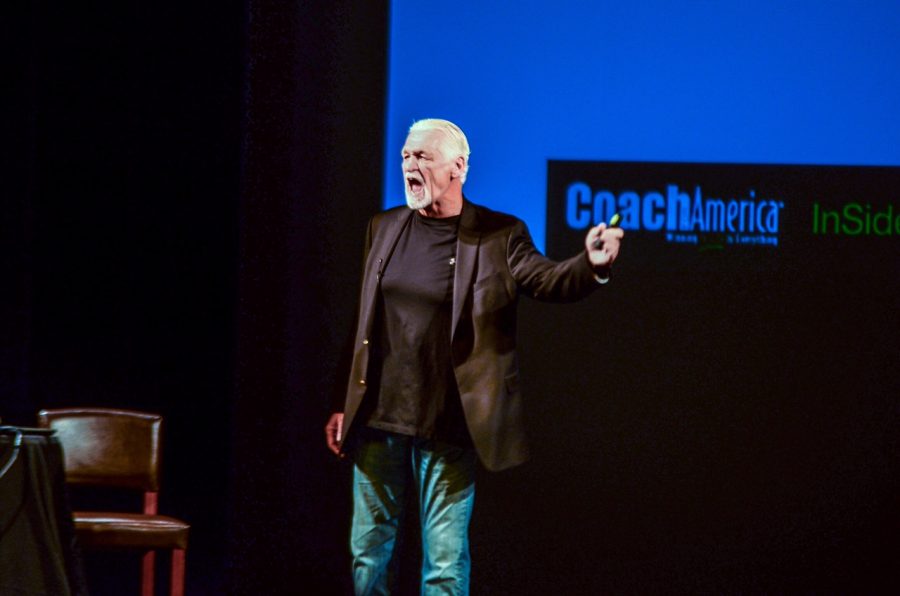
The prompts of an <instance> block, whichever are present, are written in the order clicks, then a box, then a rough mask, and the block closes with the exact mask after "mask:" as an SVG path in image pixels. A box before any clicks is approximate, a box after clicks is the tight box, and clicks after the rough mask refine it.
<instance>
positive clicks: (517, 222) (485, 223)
mask: <svg viewBox="0 0 900 596" xmlns="http://www.w3.org/2000/svg"><path fill="white" fill-rule="evenodd" d="M467 206H468V207H470V208H471V209H472V211H473V212H474V214H475V218H474V219H475V220H476V222H477V223H476V225H477V227H478V228H480V229H481V230H482V231H483V232H491V231H498V230H502V229H504V228H511V227H513V226H524V225H525V223H524V222H523V221H522V220H521V219H519V218H518V217H516V216H515V215H512V214H511V213H504V212H502V211H495V210H494V209H491V208H490V207H485V206H484V205H479V204H477V203H473V202H472V201H469V200H467Z"/></svg>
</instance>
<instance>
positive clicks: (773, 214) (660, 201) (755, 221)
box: [565, 181, 784, 246]
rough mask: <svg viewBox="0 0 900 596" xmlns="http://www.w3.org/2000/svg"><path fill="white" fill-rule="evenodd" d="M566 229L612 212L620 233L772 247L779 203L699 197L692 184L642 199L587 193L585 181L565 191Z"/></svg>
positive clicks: (591, 222) (652, 192)
mask: <svg viewBox="0 0 900 596" xmlns="http://www.w3.org/2000/svg"><path fill="white" fill-rule="evenodd" d="M565 202H566V207H565V212H566V225H567V226H568V227H570V228H572V229H575V230H585V229H587V228H588V227H590V226H592V225H596V224H597V223H598V222H601V221H609V220H610V218H611V217H612V215H613V214H614V213H618V214H619V215H620V216H621V217H622V221H621V224H620V225H621V226H622V229H624V230H647V231H650V232H664V233H665V239H666V241H667V242H675V243H680V244H699V243H700V241H701V239H704V236H706V235H712V237H714V238H716V239H717V240H716V241H718V239H724V240H725V241H726V242H727V243H728V244H758V245H768V246H777V245H778V222H779V213H780V211H781V210H782V209H784V202H782V201H776V200H774V199H757V198H756V191H755V190H752V189H751V190H750V191H749V192H748V196H747V197H741V198H729V199H723V198H718V197H712V196H705V195H704V192H703V189H702V187H701V186H700V185H699V184H698V185H696V186H695V187H694V192H693V193H692V195H689V194H687V193H685V192H683V191H682V190H681V189H680V188H679V186H678V185H677V184H667V185H666V188H665V190H664V191H657V190H649V191H647V192H646V193H644V194H643V195H641V194H639V193H638V192H635V191H632V190H622V191H620V192H619V193H616V192H614V191H612V190H609V189H606V188H601V189H598V190H595V189H592V188H591V186H590V185H588V184H587V183H585V182H581V181H577V182H572V183H571V184H569V186H568V187H567V188H566V199H565Z"/></svg>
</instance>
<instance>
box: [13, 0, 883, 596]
mask: <svg viewBox="0 0 900 596" xmlns="http://www.w3.org/2000/svg"><path fill="white" fill-rule="evenodd" d="M0 11H2V12H0V14H2V16H0V30H2V37H3V38H4V39H5V40H8V44H7V45H8V46H9V48H10V49H9V51H8V52H7V55H6V61H7V69H8V71H9V72H10V73H11V76H10V78H9V79H8V81H7V82H6V83H5V84H4V90H5V93H4V95H6V96H7V97H8V99H9V100H10V104H9V107H7V110H6V112H5V115H6V118H5V119H4V120H5V123H4V127H3V130H4V133H5V134H4V135H3V158H4V159H3V160H2V161H3V174H4V175H3V182H2V187H0V188H2V196H3V201H2V205H3V218H2V223H0V230H2V243H3V258H2V261H0V262H2V269H0V274H2V280H3V288H4V291H3V292H2V299H0V300H2V302H0V328H2V336H0V341H2V343H0V417H2V419H3V423H4V424H14V425H20V426H34V425H35V423H36V417H37V412H38V411H39V410H40V409H41V408H53V407H63V406H78V405H81V406H102V407H118V408H129V409H137V410H146V411H151V412H157V413H160V414H162V415H163V416H164V417H165V429H164V453H163V484H162V491H161V495H160V512H162V513H165V514H168V515H172V516H175V517H179V518H181V519H184V520H187V521H188V522H189V523H190V524H191V526H192V528H191V534H190V542H189V547H188V550H187V592H186V593H187V594H189V595H197V596H199V595H207V594H208V595H219V594H234V595H257V594H261V595H281V594H283V595H289V594H291V595H293V594H316V595H330V594H334V595H343V594H348V593H351V584H350V558H349V553H348V548H347V537H348V534H349V524H350V519H349V518H350V507H351V502H350V501H351V499H350V496H351V495H350V471H351V468H350V464H349V463H348V462H347V461H338V460H336V459H335V458H334V457H333V456H332V455H331V454H330V453H329V452H328V450H327V449H326V446H325V441H324V433H323V426H324V424H325V422H326V420H327V418H328V415H329V414H330V409H331V408H330V403H331V400H332V398H333V395H334V393H335V391H342V390H343V389H344V387H343V383H344V382H345V379H342V378H339V376H340V375H339V373H338V368H339V365H338V362H339V360H340V355H341V352H342V347H343V346H344V342H345V339H346V337H347V335H348V333H349V332H350V331H351V329H350V327H351V325H352V324H353V316H354V309H355V308H356V301H357V291H358V284H359V279H360V273H361V262H360V259H361V256H362V249H363V246H362V245H363V237H364V234H365V231H366V224H367V221H368V219H369V217H370V216H371V215H372V214H374V213H376V212H377V211H379V210H380V209H381V206H382V189H383V186H384V185H383V176H384V174H383V163H384V152H385V147H384V142H385V130H384V127H385V117H384V114H385V102H386V98H385V95H386V87H387V85H386V81H387V77H388V58H387V57H388V50H389V48H388V27H389V18H390V11H389V7H388V3H387V2H383V1H376V2H356V1H351V0H334V1H331V2H327V3H305V2H278V1H275V0H268V1H264V0H226V1H225V2H187V3H176V2H169V3H140V2H132V1H127V0H126V1H124V2H119V3H111V4H110V3H107V4H106V5H103V6H93V5H89V4H73V3H72V4H66V3H45V2H33V3H30V4H25V5H19V4H18V3H17V4H16V5H15V6H5V7H4V8H2V9H0ZM467 67H468V68H477V65H468V66H467ZM447 84H452V82H451V83H447ZM421 116H423V117H425V116H437V117H440V116H442V115H441V114H422V115H421ZM388 150H389V151H394V150H397V151H399V147H397V148H393V147H390V148H388ZM473 152H477V147H473ZM479 159H480V160H482V161H481V163H480V164H479V167H481V166H482V164H484V167H485V168H488V167H490V166H489V165H488V164H489V163H490V156H486V155H484V156H482V155H479ZM523 167H525V166H523ZM396 174H397V175H398V176H399V175H400V174H399V172H397V173H396ZM477 175H478V171H477V170H473V173H472V176H473V177H475V176H477ZM510 175H515V173H514V172H511V173H510ZM471 199H472V200H474V201H482V202H485V201H487V200H488V199H489V197H471ZM895 203H896V201H895ZM898 234H900V232H898ZM859 240H860V241H859V242H856V243H854V242H852V241H851V240H850V239H848V238H846V237H845V238H842V239H837V240H835V241H834V242H832V243H831V244H830V245H829V248H827V249H824V252H825V253H826V254H825V257H827V259H824V258H823V259H820V257H822V255H821V254H813V253H812V252H808V251H806V252H805V249H804V250H797V251H795V252H794V253H792V254H794V255H795V257H796V258H794V260H793V261H790V262H787V263H782V264H779V265H777V266H773V267H759V266H754V267H747V268H746V269H745V270H742V271H740V272H739V274H736V273H735V271H734V270H733V269H729V268H727V267H722V266H720V263H718V262H717V261H716V258H717V257H716V256H715V255H707V256H704V257H703V258H704V259H706V260H705V261H704V262H703V263H701V264H700V266H699V267H697V268H694V269H691V268H688V267H685V268H678V267H672V268H663V267H659V268H657V269H654V268H653V267H652V266H647V263H646V260H647V259H646V257H644V260H643V261H642V263H643V264H642V265H641V266H637V265H634V264H632V265H629V263H628V259H629V250H630V247H629V245H628V239H627V238H626V240H625V243H624V244H623V250H622V255H621V257H620V258H621V267H619V266H618V265H617V271H616V276H615V277H614V279H613V282H612V283H611V285H610V286H609V287H608V288H604V289H603V290H601V291H599V292H597V293H596V294H594V295H593V296H591V297H589V298H588V299H587V300H586V301H583V302H581V303H578V304H574V305H544V304H538V303H535V302H531V301H528V300H523V301H522V302H521V303H520V306H519V341H520V346H519V351H520V354H521V355H522V358H521V359H522V362H521V369H522V386H523V388H524V389H523V392H524V394H525V396H526V404H527V411H526V414H527V421H528V429H529V431H530V437H531V443H532V445H531V446H532V452H533V458H532V461H530V462H529V463H527V464H525V465H524V466H522V467H520V468H516V469H513V470H509V471H504V472H501V473H496V474H492V473H488V472H486V471H484V470H480V471H479V483H478V493H477V498H476V501H475V502H476V505H475V512H474V520H473V524H472V527H471V536H472V556H473V575H472V592H473V593H474V594H492V595H496V594H516V595H525V594H535V595H538V594H573V595H577V594H600V593H613V594H723V593H724V594H734V593H741V594H761V593H774V594H807V593H816V594H829V593H834V594H841V593H868V594H878V593H889V592H892V590H891V588H892V587H893V588H894V589H896V585H897V577H896V571H894V570H893V564H894V559H895V558H896V557H895V555H896V553H897V552H898V547H900V540H898V538H897V535H898V530H900V516H898V509H897V506H896V497H897V494H898V489H900V486H898V477H900V474H898V473H900V445H898V443H900V426H898V422H900V409H898V406H897V397H898V395H900V367H898V340H897V338H898V337H900V315H898V308H897V305H898V301H900V281H898V280H900V259H898V256H900V251H898V250H897V246H898V244H897V242H898V238H897V237H892V238H890V239H887V241H886V242H881V243H876V242H874V241H872V240H871V239H870V240H864V239H859ZM551 256H554V257H559V256H561V255H551ZM805 259H809V262H813V261H815V264H814V265H812V266H806V265H807V261H806V260H805ZM816 259H820V260H816ZM640 260H641V259H640V258H637V259H636V261H640ZM694 264H696V263H694ZM90 496H92V495H81V494H76V495H72V497H73V499H80V498H85V497H90ZM76 504H77V501H76ZM405 527H406V528H408V530H409V531H408V536H407V537H406V538H405V540H404V543H403V548H402V549H401V551H402V557H401V561H400V570H401V578H400V583H401V586H402V592H403V593H416V582H417V578H416V577H415V574H416V572H417V566H418V561H417V560H416V548H417V545H416V541H417V540H418V539H417V537H416V536H415V529H416V528H415V520H414V519H408V520H406V522H405ZM139 565H140V562H139V557H138V556H133V557H132V556H129V555H127V554H126V555H120V554H115V555H113V554H109V553H98V552H86V553H85V554H84V566H85V571H86V575H87V581H88V584H89V586H90V588H91V594H93V595H95V596H98V595H99V596H103V595H116V596H118V595H121V594H125V593H136V592H137V589H138V588H137V585H138V576H139ZM158 584H159V585H158V589H157V592H158V593H160V594H162V593H163V590H164V586H166V585H167V584H166V581H165V576H164V575H163V577H162V578H161V581H159V582H158Z"/></svg>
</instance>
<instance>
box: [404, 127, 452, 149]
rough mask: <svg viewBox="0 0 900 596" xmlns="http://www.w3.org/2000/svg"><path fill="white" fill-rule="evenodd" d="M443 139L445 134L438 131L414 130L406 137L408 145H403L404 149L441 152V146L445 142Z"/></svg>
mask: <svg viewBox="0 0 900 596" xmlns="http://www.w3.org/2000/svg"><path fill="white" fill-rule="evenodd" d="M443 137H444V135H443V133H442V132H441V131H440V130H438V129H432V130H413V131H411V132H410V133H409V135H408V136H407V137H406V143H405V144H404V145H403V148H404V149H428V150H430V151H440V149H441V144H442V142H443V140H444V138H443Z"/></svg>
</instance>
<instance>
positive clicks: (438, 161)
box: [325, 119, 623, 594]
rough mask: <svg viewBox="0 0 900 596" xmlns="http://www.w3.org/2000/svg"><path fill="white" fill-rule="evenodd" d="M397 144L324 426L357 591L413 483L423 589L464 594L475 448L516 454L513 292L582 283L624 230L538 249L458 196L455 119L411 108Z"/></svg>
mask: <svg viewBox="0 0 900 596" xmlns="http://www.w3.org/2000/svg"><path fill="white" fill-rule="evenodd" d="M402 155H403V176H404V182H405V187H406V202H407V205H408V207H397V208H394V209H390V210H388V211H385V212H383V213H380V214H378V215H376V216H375V217H373V218H372V219H371V221H370V222H369V228H368V234H367V237H366V256H365V264H364V271H363V280H362V290H361V293H360V304H359V314H358V320H357V328H356V335H355V341H354V345H353V359H352V364H351V372H350V380H349V383H348V387H347V395H346V399H345V402H344V405H343V410H342V411H340V412H335V413H334V414H332V415H331V418H330V419H329V421H328V423H327V425H326V426H325V435H326V440H327V443H328V447H329V448H330V449H331V450H332V451H333V452H335V453H336V454H344V453H347V454H348V455H349V456H350V457H351V458H352V460H353V464H354V468H353V501H354V506H353V524H352V531H351V539H350V546H351V551H352V554H353V580H354V585H355V589H356V593H357V594H386V593H389V591H390V589H391V578H390V573H389V569H390V565H389V563H390V560H391V556H392V554H393V549H394V545H395V542H396V540H395V539H396V535H397V530H398V527H399V521H400V517H401V513H402V507H403V504H404V502H405V500H406V495H407V491H414V493H415V495H416V496H417V500H418V503H419V511H420V519H421V524H422V548H423V563H422V593H423V594H437V593H441V594H467V593H468V588H469V569H470V561H469V543H468V528H469V521H470V519H471V515H472V504H473V502H474V497H475V486H474V483H475V466H476V457H477V458H479V459H480V460H481V462H482V463H483V464H484V466H485V467H486V468H488V469H489V470H502V469H505V468H509V467H512V466H515V465H517V464H520V463H522V462H523V461H524V460H525V459H526V458H527V447H526V445H525V440H524V428H523V427H524V421H523V417H522V404H521V401H522V398H521V395H520V392H519V383H518V363H517V358H516V335H515V333H516V320H515V318H516V304H517V299H518V295H519V294H525V295H527V296H531V297H532V298H535V299H538V300H546V301H558V302H566V301H573V300H577V299H579V298H583V297H585V296H587V295H588V294H590V293H591V292H593V291H594V290H595V289H597V288H598V287H600V286H601V285H602V284H604V283H606V281H608V280H609V273H610V268H611V266H612V264H613V262H614V261H615V260H616V256H617V255H618V252H619V244H620V242H621V239H622V236H623V232H622V230H621V229H619V228H614V227H613V228H608V227H606V225H605V224H600V225H598V226H597V227H594V228H592V229H591V230H589V231H588V234H587V237H586V238H585V250H584V251H583V252H581V253H579V254H577V255H575V256H573V257H572V258H570V259H567V260H565V261H561V262H556V261H551V260H549V259H547V258H546V257H544V256H543V255H542V254H540V253H539V252H538V251H537V249H535V247H534V244H533V242H532V240H531V236H530V235H529V233H528V229H527V228H526V226H525V224H524V223H523V222H522V221H521V220H519V219H517V218H515V217H513V216H511V215H506V214H503V213H498V212H495V211H492V210H490V209H487V208H485V207H481V206H479V205H476V204H474V203H471V202H470V201H469V200H468V199H466V198H464V197H463V194H462V187H463V184H464V183H465V180H466V175H467V173H468V169H469V145H468V141H467V140H466V137H465V135H464V134H463V132H462V131H461V130H460V129H459V127H457V126H456V125H455V124H453V123H451V122H448V121H446V120H436V119H428V120H420V121H418V122H416V123H414V124H413V125H412V127H410V129H409V136H408V137H407V139H406V144H405V145H404V146H403V151H402ZM512 175H514V174H512Z"/></svg>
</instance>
